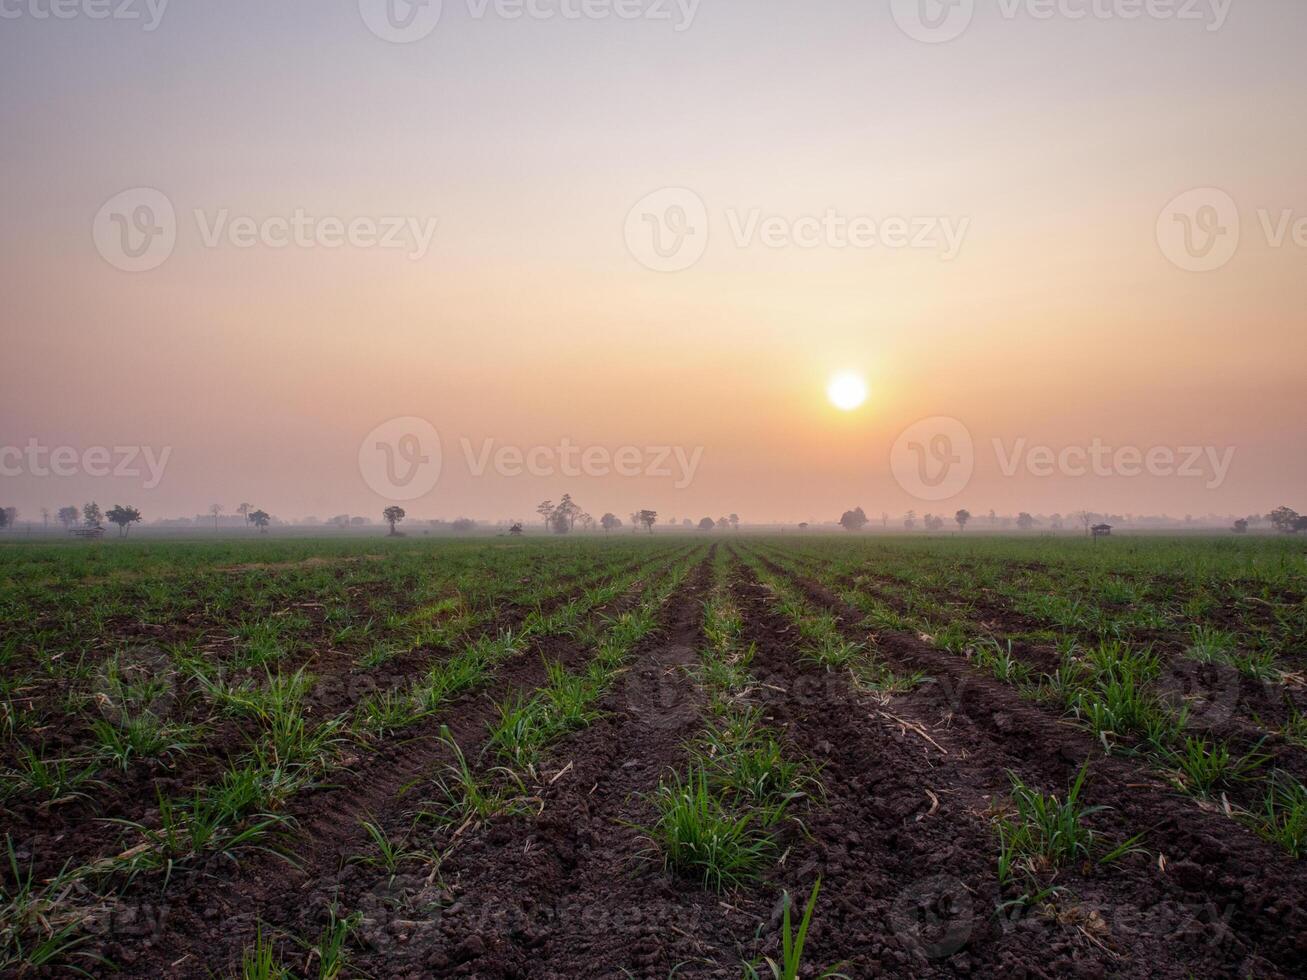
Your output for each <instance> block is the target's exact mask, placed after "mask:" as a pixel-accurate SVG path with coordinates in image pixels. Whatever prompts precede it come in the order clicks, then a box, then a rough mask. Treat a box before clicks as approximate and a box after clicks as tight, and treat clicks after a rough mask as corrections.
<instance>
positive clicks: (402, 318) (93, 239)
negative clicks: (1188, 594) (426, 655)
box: [0, 0, 1307, 521]
mask: <svg viewBox="0 0 1307 980" xmlns="http://www.w3.org/2000/svg"><path fill="white" fill-rule="evenodd" d="M57 2H58V3H59V4H62V6H60V7H59V11H60V13H61V14H62V16H59V17H55V16H52V15H51V7H50V3H51V0H0V92H2V93H3V94H2V95H0V133H3V136H0V175H3V181H0V203H2V204H3V212H4V221H3V222H0V296H2V297H3V302H2V303H0V324H2V329H3V340H4V347H3V352H4V356H3V359H2V360H0V504H9V505H12V506H17V507H18V509H19V511H20V513H21V515H22V518H26V519H36V518H37V516H38V514H39V510H40V508H42V507H49V508H50V509H52V510H54V509H57V508H58V507H60V506H64V505H66V504H80V503H82V502H83V501H85V500H90V499H95V500H97V501H98V502H99V503H101V504H102V505H103V506H108V505H110V504H113V503H123V504H132V505H135V506H137V507H139V508H140V509H141V511H142V512H143V514H144V516H145V518H146V520H147V521H148V520H151V519H154V518H158V517H171V516H176V515H194V514H197V513H201V512H204V511H206V510H207V509H208V507H209V505H210V504H211V503H222V504H223V505H224V506H225V507H226V508H227V509H228V510H229V511H230V510H232V509H234V507H235V506H236V505H237V504H238V503H240V502H243V501H248V502H251V503H253V504H254V505H255V506H258V507H262V508H263V509H265V510H267V511H268V512H270V513H272V514H274V515H276V516H278V517H284V518H287V519H291V518H297V517H302V516H304V515H307V514H314V515H317V516H320V517H324V518H325V517H329V516H331V515H333V514H337V513H352V514H366V515H369V516H374V517H379V515H380V512H381V509H382V508H383V507H385V506H387V505H388V504H391V503H399V504H401V505H402V506H404V507H405V508H406V509H407V510H408V511H409V513H410V514H411V515H413V516H422V517H443V518H452V517H455V516H460V515H466V516H471V517H474V518H480V519H499V518H534V511H535V506H536V504H537V503H538V502H539V501H540V500H542V499H546V498H549V499H554V500H557V499H558V498H559V497H561V495H562V494H563V493H565V492H570V493H571V494H572V496H573V497H574V498H576V499H577V500H578V501H579V502H580V503H581V505H582V506H583V507H584V508H586V509H587V510H590V511H591V512H593V513H594V514H595V516H598V515H599V514H600V513H602V512H604V511H612V512H614V513H616V514H618V515H619V516H622V517H626V515H627V514H629V513H630V512H631V511H633V510H636V509H639V508H642V507H648V508H652V509H655V510H658V511H659V512H660V513H661V514H663V515H664V516H676V517H678V518H680V517H693V518H694V519H695V520H697V519H698V518H699V517H701V516H704V515H708V516H712V517H717V516H719V515H721V514H729V513H738V514H739V515H740V516H741V518H743V519H744V520H746V521H751V520H756V521H782V520H784V521H797V520H831V519H836V518H838V516H839V514H840V513H841V512H842V511H843V510H845V509H847V508H850V507H853V506H855V505H857V506H862V507H863V508H864V509H865V510H866V511H867V512H868V513H869V514H875V515H877V516H878V515H879V514H880V513H881V512H882V511H883V512H888V513H890V514H892V515H896V516H897V515H900V514H902V513H903V512H904V511H906V510H908V509H912V510H915V511H916V512H918V513H926V512H936V513H946V514H952V513H953V511H954V510H956V509H958V508H960V507H967V508H969V509H970V510H972V511H973V512H975V513H983V512H986V511H988V510H990V509H997V510H998V511H999V512H1000V513H1015V512H1017V511H1019V510H1026V511H1031V512H1035V513H1052V512H1069V511H1073V510H1079V509H1090V510H1095V511H1100V512H1112V513H1135V514H1152V513H1161V512H1167V513H1171V514H1177V515H1182V514H1186V513H1192V514H1195V515H1203V514H1208V513H1218V514H1227V513H1237V514H1246V513H1265V512H1266V511H1268V510H1270V509H1271V508H1273V507H1274V506H1277V505H1279V504H1289V505H1290V506H1295V507H1296V508H1297V509H1299V510H1304V511H1307V499H1304V498H1305V497H1307V494H1305V492H1304V486H1305V485H1307V452H1305V451H1304V450H1307V430H1305V429H1304V425H1303V418H1304V416H1305V415H1307V412H1305V411H1304V410H1305V409H1307V383H1305V382H1307V357H1305V355H1307V330H1305V329H1304V328H1305V327H1307V313H1305V312H1304V311H1305V310H1307V303H1305V302H1304V301H1305V300H1307V275H1304V271H1305V269H1307V183H1305V182H1304V181H1303V179H1302V175H1303V170H1304V163H1305V162H1307V130H1304V127H1303V126H1302V120H1303V119H1304V118H1307V61H1304V59H1303V58H1302V50H1303V48H1304V44H1305V43H1307V5H1304V4H1302V3H1301V2H1300V0H1174V2H1169V0H1150V2H1148V3H1145V2H1144V0H1058V2H1055V3H1054V2H1049V0H993V2H990V0H983V2H981V3H978V4H971V3H969V2H968V0H953V5H951V6H950V5H949V4H947V3H940V2H938V0H921V2H918V0H858V2H853V0H825V2H821V3H811V4H798V3H781V2H775V0H699V2H697V3H695V2H693V0H679V2H678V0H585V3H584V4H583V3H582V0H530V2H529V3H526V2H522V3H515V2H514V0H497V2H496V0H444V2H443V4H440V3H434V4H428V5H427V6H425V7H421V6H419V7H409V6H408V5H407V4H406V3H405V2H404V0H335V2H322V0H287V2H281V3H277V4H275V5H274V4H267V3H259V2H254V0H224V2H223V3H195V2H186V0H173V2H171V3H164V2H163V0H151V3H147V2H146V0H113V2H112V3H105V2H104V0H57ZM388 2H389V3H392V4H393V6H392V7H391V8H390V9H389V10H388V9H387V3H388ZM106 12H107V13H108V14H109V16H107V17H102V16H100V15H101V14H104V13H106ZM435 13H439V19H438V21H437V20H433V19H432V18H433V15H434V14H435ZM604 13H606V14H607V15H608V16H599V15H600V14H604ZM1167 14H1170V15H1171V16H1165V15H1167ZM132 15H135V16H132ZM619 15H620V16H619ZM954 35H956V36H954ZM840 372H852V373H853V374H855V375H856V376H857V377H858V378H860V379H862V380H863V381H864V382H865V384H866V386H867V390H868V396H867V398H866V401H865V402H864V403H863V404H861V405H859V406H858V407H856V408H855V409H853V410H851V411H845V410H841V409H839V408H837V407H835V406H834V405H832V404H831V402H830V401H829V400H828V398H827V395H826V389H827V385H828V382H829V381H830V379H831V377H832V376H833V375H835V374H837V373H840ZM33 447H35V448H33ZM56 450H62V451H63V452H62V455H61V456H60V461H61V462H60V465H59V466H58V467H53V466H52V465H51V456H50V454H51V453H53V452H55V451H56ZM106 453H107V454H108V456H109V459H110V462H109V463H108V465H107V466H106V464H105V461H104V459H103V457H104V455H105V454H106ZM146 460H153V461H154V463H155V467H154V468H151V467H150V466H147V465H146V463H145V461H146ZM106 470H107V471H108V472H106ZM115 473H116V475H115Z"/></svg>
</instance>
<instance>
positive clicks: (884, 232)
mask: <svg viewBox="0 0 1307 980" xmlns="http://www.w3.org/2000/svg"><path fill="white" fill-rule="evenodd" d="M721 219H722V223H723V224H724V226H725V229H726V231H727V232H728V233H729V241H730V242H731V243H732V244H733V245H734V246H735V247H736V248H739V249H749V248H755V247H758V246H761V247H763V248H769V249H786V248H796V249H817V248H827V249H834V250H843V249H864V250H865V249H890V250H901V249H917V250H921V251H930V252H935V253H936V254H937V255H939V257H940V258H941V259H942V260H943V261H946V262H947V261H951V260H952V259H955V258H957V256H958V254H959V253H960V252H961V250H962V244H963V242H964V240H965V239H966V236H967V232H968V231H969V230H970V228H971V219H970V218H969V217H959V218H953V217H948V216H940V215H920V216H915V217H909V216H902V215H889V216H885V217H879V216H873V215H869V214H852V215H850V214H842V213H840V212H839V211H836V210H835V209H834V208H827V209H826V210H825V211H824V212H822V213H821V214H801V215H781V214H768V213H765V212H764V211H763V209H762V208H759V207H750V208H735V207H731V208H726V209H725V210H724V211H723V212H722V215H721ZM710 224H711V220H710V218H709V212H708V206H707V205H706V204H705V203H704V200H703V198H702V197H700V196H699V195H698V194H697V193H695V192H694V191H692V190H690V189H689V188H687V187H664V188H662V189H660V190H657V191H654V192H653V193H652V194H647V195H645V196H644V197H643V198H641V199H640V200H639V201H637V202H636V204H635V206H634V207H632V208H631V210H630V211H628V212H627V215H626V222H625V225H624V227H623V233H624V238H625V240H626V248H627V251H629V252H630V253H631V256H632V257H633V258H634V259H635V260H636V261H637V262H639V263H640V264H641V265H643V266H644V267H645V268H647V269H652V270H653V271H655V272H681V271H683V270H685V269H688V268H690V267H691V266H693V265H695V264H696V263H697V262H698V261H699V260H700V259H702V258H703V256H704V253H705V252H707V250H708V242H709V239H710V237H711V229H710Z"/></svg>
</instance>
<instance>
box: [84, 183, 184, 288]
mask: <svg viewBox="0 0 1307 980" xmlns="http://www.w3.org/2000/svg"><path fill="white" fill-rule="evenodd" d="M91 237H92V239H93V240H94V241H95V248H96V250H97V251H98V252H99V253H100V255H101V256H102V257H103V258H104V260H105V261H106V262H108V263H109V264H110V265H111V266H113V267H114V268H115V269H121V270H122V271H123V272H149V271H150V270H151V269H157V268H158V267H159V266H161V265H163V264H164V263H165V262H167V261H168V258H169V256H171V255H172V252H173V249H174V248H176V246H177V212H176V210H175V209H174V208H173V206H172V201H171V200H169V199H168V195H167V194H164V193H163V192H162V191H158V190H155V189H154V188H153V187H136V188H133V189H131V190H126V191H123V192H122V193H120V194H115V195H114V196H113V197H111V198H109V200H107V201H105V202H104V206H103V207H101V208H100V210H99V212H97V213H96V215H95V220H94V221H93V222H92V223H91Z"/></svg>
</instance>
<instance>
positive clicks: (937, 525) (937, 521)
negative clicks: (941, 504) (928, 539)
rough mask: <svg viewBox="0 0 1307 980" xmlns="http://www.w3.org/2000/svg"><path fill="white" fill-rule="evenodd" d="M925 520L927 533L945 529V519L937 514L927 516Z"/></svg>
mask: <svg viewBox="0 0 1307 980" xmlns="http://www.w3.org/2000/svg"><path fill="white" fill-rule="evenodd" d="M925 520H926V530H927V531H939V530H942V529H943V527H944V518H942V517H940V516H939V515H937V514H927V515H926V518H925Z"/></svg>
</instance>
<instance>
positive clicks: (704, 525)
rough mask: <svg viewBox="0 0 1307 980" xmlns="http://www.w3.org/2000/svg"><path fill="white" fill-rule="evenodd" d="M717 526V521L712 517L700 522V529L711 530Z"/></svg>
mask: <svg viewBox="0 0 1307 980" xmlns="http://www.w3.org/2000/svg"><path fill="white" fill-rule="evenodd" d="M716 526H717V523H716V522H715V521H714V520H713V519H712V518H711V517H705V518H704V519H703V520H701V521H700V522H699V530H700V531H711V530H712V529H713V528H715V527H716Z"/></svg>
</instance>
